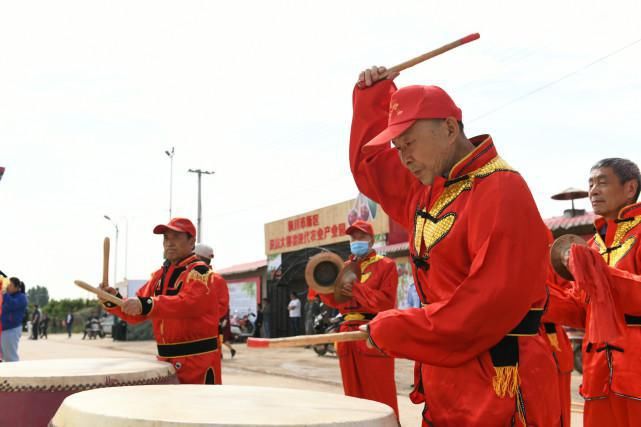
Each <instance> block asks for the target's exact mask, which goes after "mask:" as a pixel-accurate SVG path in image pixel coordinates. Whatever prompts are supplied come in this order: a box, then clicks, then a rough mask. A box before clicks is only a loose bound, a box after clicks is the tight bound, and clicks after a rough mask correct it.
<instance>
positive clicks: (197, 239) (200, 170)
mask: <svg viewBox="0 0 641 427" xmlns="http://www.w3.org/2000/svg"><path fill="white" fill-rule="evenodd" d="M188 172H191V173H196V174H198V219H197V224H198V225H197V236H196V242H198V243H200V236H201V234H202V233H201V225H202V192H201V189H202V183H201V180H202V175H203V174H205V175H213V174H214V173H215V172H214V171H205V170H202V169H189V170H188Z"/></svg>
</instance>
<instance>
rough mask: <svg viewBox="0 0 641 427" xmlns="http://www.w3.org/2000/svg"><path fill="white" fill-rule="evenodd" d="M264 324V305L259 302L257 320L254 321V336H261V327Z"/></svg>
mask: <svg viewBox="0 0 641 427" xmlns="http://www.w3.org/2000/svg"><path fill="white" fill-rule="evenodd" d="M262 326H263V306H262V305H261V304H260V303H258V305H257V306H256V321H255V322H254V337H256V338H260V328H262Z"/></svg>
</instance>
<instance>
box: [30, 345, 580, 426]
mask: <svg viewBox="0 0 641 427" xmlns="http://www.w3.org/2000/svg"><path fill="white" fill-rule="evenodd" d="M234 347H235V348H236V349H237V350H238V353H237V354H236V357H234V358H233V359H231V357H230V353H229V352H228V351H227V349H225V350H224V360H223V381H224V383H225V384H235V385H255V386H271V387H287V388H295V389H305V390H316V391H326V392H330V393H336V394H342V392H343V390H342V386H341V378H340V371H339V369H338V360H337V359H336V358H335V357H332V356H324V357H319V356H317V355H316V353H314V352H313V350H311V349H304V348H292V349H277V350H269V351H261V350H248V349H247V348H246V347H245V346H244V345H234ZM20 354H21V357H22V359H23V360H35V359H58V358H78V357H81V358H84V357H87V358H89V357H127V358H154V356H155V354H156V349H155V345H154V343H153V342H151V341H136V342H114V341H112V340H111V339H109V338H105V339H102V340H100V339H98V340H91V341H88V340H84V341H83V340H81V339H80V336H79V335H74V336H73V337H72V338H70V339H68V338H67V337H66V335H50V337H49V340H48V341H47V340H44V341H43V340H38V341H31V340H27V339H24V338H23V340H22V341H21V343H20ZM412 376H413V364H412V363H411V362H409V361H407V360H397V361H396V383H397V389H398V393H399V396H398V403H399V410H400V413H401V424H402V425H403V426H419V425H420V411H421V409H422V407H421V406H417V405H414V404H412V403H411V402H410V401H409V399H408V398H407V395H408V393H409V391H410V387H411V384H412ZM579 383H580V377H579V376H578V375H575V376H574V378H573V387H572V388H573V393H574V395H575V396H574V397H573V400H575V401H581V399H580V398H579V397H578V395H577V394H576V390H577V388H578V384H579ZM581 425H582V423H581V417H580V414H579V413H576V414H573V420H572V426H581Z"/></svg>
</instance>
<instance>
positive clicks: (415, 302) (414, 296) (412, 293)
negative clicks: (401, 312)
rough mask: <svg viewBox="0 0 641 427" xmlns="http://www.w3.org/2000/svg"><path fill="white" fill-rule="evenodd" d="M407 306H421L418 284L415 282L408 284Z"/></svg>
mask: <svg viewBox="0 0 641 427" xmlns="http://www.w3.org/2000/svg"><path fill="white" fill-rule="evenodd" d="M406 303H407V308H420V307H421V300H420V299H419V298H418V292H416V285H415V284H414V282H412V283H410V284H409V285H408V286H407V301H406Z"/></svg>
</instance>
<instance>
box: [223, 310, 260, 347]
mask: <svg viewBox="0 0 641 427" xmlns="http://www.w3.org/2000/svg"><path fill="white" fill-rule="evenodd" d="M229 323H230V325H229V326H230V328H231V334H232V336H233V337H234V341H244V340H246V339H247V337H252V336H254V331H255V330H256V314H254V313H247V314H245V315H244V316H238V314H236V313H234V314H233V315H232V316H231V317H230V319H229Z"/></svg>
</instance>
